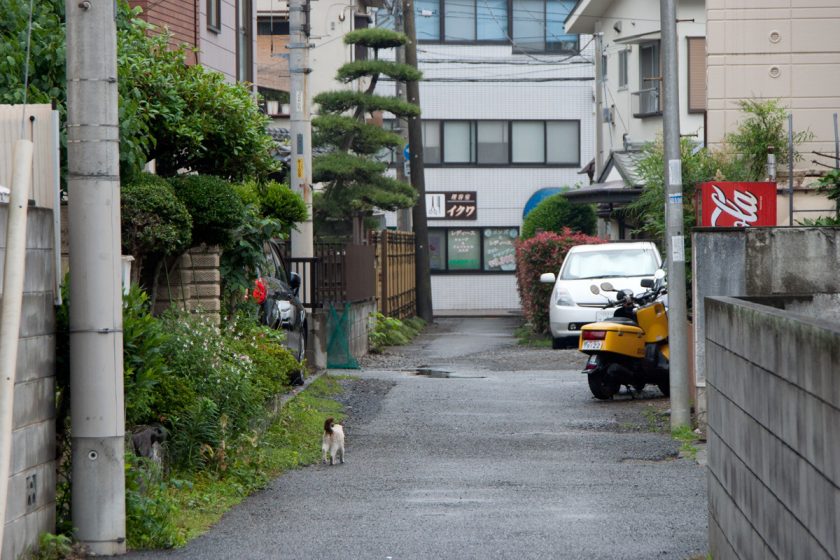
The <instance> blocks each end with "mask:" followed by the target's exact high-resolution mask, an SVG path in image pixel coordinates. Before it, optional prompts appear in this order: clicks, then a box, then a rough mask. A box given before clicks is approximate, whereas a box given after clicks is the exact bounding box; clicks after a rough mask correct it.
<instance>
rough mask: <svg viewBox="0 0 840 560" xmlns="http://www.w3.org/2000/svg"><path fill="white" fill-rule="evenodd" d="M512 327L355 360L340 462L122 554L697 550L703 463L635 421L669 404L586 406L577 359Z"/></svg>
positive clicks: (309, 470) (478, 323)
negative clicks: (177, 537)
mask: <svg viewBox="0 0 840 560" xmlns="http://www.w3.org/2000/svg"><path fill="white" fill-rule="evenodd" d="M516 325H517V320H516V319H513V318H511V319H503V318H493V319H491V318H471V319H440V320H438V321H436V324H435V325H433V326H431V327H430V328H429V329H428V332H427V333H426V334H424V335H423V336H422V337H420V339H418V341H417V342H416V343H414V344H413V345H411V346H409V347H404V348H401V349H399V350H398V351H394V352H392V353H391V354H390V355H386V356H383V357H377V358H373V359H370V360H367V361H366V362H365V368H364V369H362V370H360V371H357V372H353V373H354V375H355V376H357V377H358V379H357V380H350V381H347V382H346V386H347V394H346V395H345V396H343V397H342V399H343V400H346V402H347V404H348V405H349V406H351V407H352V408H351V409H350V417H349V418H348V420H347V422H346V431H347V463H346V464H344V465H339V466H334V467H330V466H321V465H317V466H311V467H306V468H302V469H300V470H296V471H292V472H289V473H287V474H285V475H283V476H282V477H280V478H279V479H277V480H275V481H274V483H273V484H272V485H271V486H270V487H269V488H268V489H267V490H265V491H263V492H261V493H259V494H258V495H255V496H253V497H251V498H249V499H248V500H246V501H245V502H244V503H242V504H241V505H240V506H238V507H237V508H235V509H234V510H232V511H231V512H229V513H228V514H227V515H225V517H224V518H223V519H222V521H221V522H220V523H219V524H218V525H217V526H216V527H214V528H213V529H212V530H211V531H210V532H209V533H207V534H206V535H204V536H202V537H200V538H198V539H196V540H195V541H193V542H192V543H190V544H189V545H187V546H186V547H185V548H183V549H180V550H175V551H165V552H155V553H143V554H136V553H135V554H132V555H130V556H129V557H130V558H179V559H199V558H200V559H216V558H219V559H221V558H231V559H232V558H237V559H238V558H252V559H264V558H265V559H268V558H282V559H286V558H289V559H324V560H327V559H333V558H336V559H338V558H341V559H343V560H347V559H381V560H386V559H393V560H398V559H450V558H451V559H495V558H499V559H507V558H511V559H513V558H516V559H529V558H547V559H565V558H568V559H588V560H591V559H610V560H614V559H652V558H669V559H670V558H674V559H687V558H692V557H695V556H699V557H704V555H705V552H706V531H707V525H706V516H707V514H706V512H707V503H706V484H705V470H704V469H703V467H701V466H698V464H697V463H696V462H695V461H693V460H691V459H682V458H678V457H677V450H678V445H677V444H676V443H675V442H674V441H672V440H671V439H670V437H668V436H667V435H664V434H661V433H650V432H649V431H648V430H647V429H646V428H645V427H646V426H647V421H646V420H645V418H644V415H643V413H644V411H645V410H646V409H648V408H657V409H662V408H666V407H667V401H665V400H664V399H662V398H660V397H659V394H658V391H657V390H656V389H655V388H651V389H649V390H648V391H646V392H645V393H644V394H643V395H642V397H641V398H639V399H630V397H629V396H626V395H624V396H620V397H618V398H617V399H616V400H614V401H607V402H601V401H597V400H594V399H592V397H591V395H590V393H589V389H588V387H587V384H586V378H585V377H584V376H582V375H581V374H580V373H578V372H579V370H580V367H581V366H582V364H583V362H584V360H583V359H582V357H581V355H580V354H578V353H577V352H575V351H573V350H559V351H558V350H547V349H545V350H543V349H531V348H524V347H521V346H517V345H516V343H515V340H514V339H513V337H512V332H513V329H514V328H515V327H516ZM422 366H426V367H431V368H433V369H435V370H437V371H436V372H434V376H429V375H418V374H417V373H416V372H417V370H418V369H421V367H422ZM444 371H446V372H449V373H442V372H444ZM335 373H348V372H346V371H342V372H335ZM426 373H428V372H426Z"/></svg>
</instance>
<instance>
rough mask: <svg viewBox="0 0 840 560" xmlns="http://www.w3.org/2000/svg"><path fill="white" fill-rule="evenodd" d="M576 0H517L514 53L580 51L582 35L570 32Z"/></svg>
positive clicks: (514, 13)
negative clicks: (569, 24)
mask: <svg viewBox="0 0 840 560" xmlns="http://www.w3.org/2000/svg"><path fill="white" fill-rule="evenodd" d="M574 7H575V0H513V42H514V52H546V53H563V52H577V50H578V36H577V35H569V34H567V33H566V29H565V25H566V18H567V17H568V16H569V13H571V11H572V9H573V8H574Z"/></svg>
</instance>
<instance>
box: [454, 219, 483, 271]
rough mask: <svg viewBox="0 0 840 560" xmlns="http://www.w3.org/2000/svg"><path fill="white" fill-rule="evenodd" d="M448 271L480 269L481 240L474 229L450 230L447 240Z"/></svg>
mask: <svg viewBox="0 0 840 560" xmlns="http://www.w3.org/2000/svg"><path fill="white" fill-rule="evenodd" d="M446 247H447V256H448V260H449V270H478V269H479V268H481V238H480V237H479V231H478V230H476V229H450V230H449V236H448V240H447V245H446Z"/></svg>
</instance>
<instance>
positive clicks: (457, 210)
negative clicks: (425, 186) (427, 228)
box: [426, 191, 478, 220]
mask: <svg viewBox="0 0 840 560" xmlns="http://www.w3.org/2000/svg"><path fill="white" fill-rule="evenodd" d="M426 217H427V218H428V219H430V220H475V219H476V218H477V217H478V207H477V206H476V191H457V192H427V193H426Z"/></svg>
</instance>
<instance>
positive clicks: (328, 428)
mask: <svg viewBox="0 0 840 560" xmlns="http://www.w3.org/2000/svg"><path fill="white" fill-rule="evenodd" d="M333 420H334V419H333V418H332V417H330V418H327V419H326V420H324V433H327V434H331V433H332V431H333V429H332V427H333Z"/></svg>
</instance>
